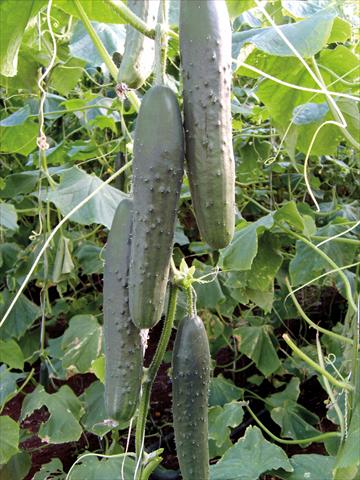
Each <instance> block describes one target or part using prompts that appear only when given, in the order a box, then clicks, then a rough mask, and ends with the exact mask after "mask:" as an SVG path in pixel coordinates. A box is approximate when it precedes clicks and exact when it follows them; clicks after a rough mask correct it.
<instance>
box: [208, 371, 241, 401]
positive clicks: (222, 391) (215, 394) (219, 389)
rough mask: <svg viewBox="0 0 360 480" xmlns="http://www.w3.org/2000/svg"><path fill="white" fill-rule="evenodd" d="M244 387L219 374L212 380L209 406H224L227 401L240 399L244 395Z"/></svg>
mask: <svg viewBox="0 0 360 480" xmlns="http://www.w3.org/2000/svg"><path fill="white" fill-rule="evenodd" d="M242 393H243V391H242V389H241V388H239V387H236V386H235V385H234V384H233V382H232V381H231V380H228V379H226V378H224V377H223V376H222V375H218V376H217V377H216V378H213V379H212V380H211V382H210V392H209V406H210V407H213V406H216V405H220V406H221V407H223V406H224V405H225V404H226V403H230V402H232V401H233V400H238V399H239V398H240V397H242Z"/></svg>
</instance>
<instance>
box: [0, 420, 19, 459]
mask: <svg viewBox="0 0 360 480" xmlns="http://www.w3.org/2000/svg"><path fill="white" fill-rule="evenodd" d="M19 429H20V427H19V425H18V424H17V422H15V420H13V419H12V418H10V417H6V416H0V432H1V442H0V465H2V464H3V463H7V462H8V461H9V460H10V458H11V457H12V456H13V455H15V454H16V453H17V452H18V451H19Z"/></svg>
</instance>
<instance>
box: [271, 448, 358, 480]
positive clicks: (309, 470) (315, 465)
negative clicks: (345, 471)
mask: <svg viewBox="0 0 360 480" xmlns="http://www.w3.org/2000/svg"><path fill="white" fill-rule="evenodd" d="M290 464H291V466H292V467H293V469H294V471H293V472H285V471H284V470H280V471H279V470H278V471H277V472H273V473H274V475H276V476H278V477H279V478H281V479H282V480H304V479H306V478H307V479H309V480H325V479H326V480H327V479H329V480H331V479H332V478H333V477H332V469H333V467H334V464H335V458H334V457H326V456H325V455H318V454H316V453H308V454H305V455H293V456H292V457H291V458H290ZM342 480H345V477H343V479H342ZM347 480H350V479H347Z"/></svg>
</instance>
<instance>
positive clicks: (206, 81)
mask: <svg viewBox="0 0 360 480" xmlns="http://www.w3.org/2000/svg"><path fill="white" fill-rule="evenodd" d="M180 54H181V62H182V72H183V85H184V86H183V95H184V119H185V137H186V161H187V169H188V176H189V183H190V191H191V197H192V202H193V207H194V210H195V216H196V220H197V223H198V227H199V230H200V234H201V236H202V238H203V239H204V240H205V241H206V242H207V243H208V244H209V245H210V246H212V247H214V248H223V247H225V246H226V245H228V243H230V241H231V239H232V237H233V234H234V218H235V217H234V216H235V167H234V155H233V147H232V129H231V103H230V93H231V27H230V20H229V15H228V12H227V7H226V3H225V0H217V1H212V0H183V1H182V2H181V3H180Z"/></svg>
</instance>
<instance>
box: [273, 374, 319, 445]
mask: <svg viewBox="0 0 360 480" xmlns="http://www.w3.org/2000/svg"><path fill="white" fill-rule="evenodd" d="M299 394H300V380H299V379H298V378H296V377H293V378H292V379H291V380H290V382H289V383H288V385H287V386H286V388H285V389H284V390H283V391H282V392H278V393H274V394H273V395H270V396H269V397H267V399H266V400H267V406H268V408H269V409H270V414H271V418H272V419H273V420H274V422H275V423H277V424H278V425H279V426H280V427H281V435H282V436H283V437H290V438H294V439H302V438H309V437H313V436H316V435H319V434H320V433H321V432H319V431H318V430H317V429H316V428H314V427H313V425H314V424H316V423H318V422H319V417H318V416H317V415H315V414H314V413H312V412H310V411H309V410H307V409H306V408H305V407H303V406H302V405H299V404H298V403H296V400H297V399H298V397H299Z"/></svg>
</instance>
